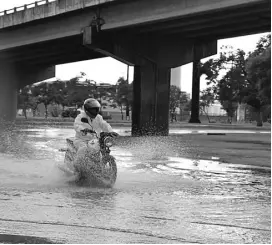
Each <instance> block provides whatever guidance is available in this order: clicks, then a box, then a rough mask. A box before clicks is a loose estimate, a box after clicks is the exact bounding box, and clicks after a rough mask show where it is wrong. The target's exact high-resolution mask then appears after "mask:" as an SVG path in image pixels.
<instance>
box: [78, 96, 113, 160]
mask: <svg viewBox="0 0 272 245" xmlns="http://www.w3.org/2000/svg"><path fill="white" fill-rule="evenodd" d="M100 107H101V106H100V103H99V102H98V101H97V100H96V99H93V98H90V99H86V100H85V101H84V104H83V110H81V111H80V114H79V115H77V117H76V119H75V122H74V128H75V131H76V135H75V140H74V145H75V147H76V148H77V152H78V153H79V154H78V155H82V154H85V153H86V152H87V151H88V150H90V149H88V141H89V140H91V139H93V138H94V137H96V136H95V134H92V133H91V131H95V132H96V134H97V135H98V136H99V135H100V133H101V132H111V133H112V135H113V136H117V135H118V134H117V133H114V132H113V130H112V127H111V126H110V125H109V124H108V123H107V122H106V121H104V120H103V117H102V116H101V115H99V114H98V112H99V110H100ZM82 118H85V120H86V122H83V121H82ZM87 121H88V122H87ZM80 152H81V153H80Z"/></svg>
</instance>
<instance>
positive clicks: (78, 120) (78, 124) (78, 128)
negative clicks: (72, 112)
mask: <svg viewBox="0 0 272 245" xmlns="http://www.w3.org/2000/svg"><path fill="white" fill-rule="evenodd" d="M81 118H82V115H81V114H79V115H77V117H76V119H75V121H74V129H75V130H76V132H78V133H80V132H81V130H84V129H86V128H90V126H89V125H88V124H87V123H83V122H81Z"/></svg>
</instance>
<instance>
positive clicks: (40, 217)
mask: <svg viewBox="0 0 272 245" xmlns="http://www.w3.org/2000/svg"><path fill="white" fill-rule="evenodd" d="M125 131H126V130H124V129H120V133H121V134H123V135H126V134H128V132H125ZM173 133H175V134H176V133H179V132H173ZM73 135H74V132H73V130H72V129H57V128H55V129H54V128H47V129H33V130H20V131H18V130H12V131H6V132H5V133H1V141H0V142H1V143H0V180H1V185H0V243H1V242H7V241H8V240H11V241H13V242H14V241H16V239H23V241H29V242H30V241H31V239H32V238H31V237H35V239H36V240H35V242H36V243H39V242H40V243H45V242H59V243H269V244H270V236H271V230H270V225H271V215H270V214H271V210H270V207H271V201H270V198H271V192H270V186H271V173H270V168H264V167H263V168H257V167H253V166H246V165H233V164H224V163H220V162H219V161H218V160H217V159H213V160H209V161H204V160H197V161H196V160H193V159H187V158H186V159H185V158H182V157H181V156H180V155H176V153H175V152H172V149H173V148H172V146H171V136H169V137H161V138H160V139H158V138H141V139H139V138H138V139H137V140H135V139H134V140H132V138H130V137H120V138H119V139H118V140H117V142H116V145H115V146H114V147H113V148H112V155H114V156H115V157H116V159H117V163H118V177H117V182H116V184H115V186H114V188H112V189H99V188H90V187H78V186H75V185H74V184H73V183H72V182H70V179H69V178H68V177H67V176H65V174H64V173H62V172H61V171H60V170H59V169H58V167H57V166H58V164H61V163H62V161H63V157H64V153H62V152H60V151H59V149H60V148H62V147H65V138H66V137H71V136H73ZM182 147H183V148H184V150H185V151H186V148H188V147H190V146H189V145H186V143H185V144H184V145H183V146H182ZM42 238H43V239H48V240H43V239H42ZM24 239H25V240H24ZM21 241H22V240H21Z"/></svg>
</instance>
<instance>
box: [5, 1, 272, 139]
mask: <svg viewBox="0 0 272 245" xmlns="http://www.w3.org/2000/svg"><path fill="white" fill-rule="evenodd" d="M43 2H44V3H45V4H41V5H39V4H40V3H36V4H34V6H33V7H32V8H29V7H26V6H23V7H22V8H21V9H14V10H12V11H6V12H3V13H0V84H1V90H0V116H1V117H2V118H5V119H14V117H15V112H16V104H17V103H16V91H17V89H18V88H20V87H22V86H25V85H27V84H29V83H33V82H35V81H38V80H41V79H46V78H49V77H51V76H54V72H55V71H54V66H55V65H57V64H63V63H68V62H75V61H80V60H87V59H95V58H100V57H105V56H111V57H114V58H116V59H118V60H120V61H122V62H125V63H127V64H130V65H134V67H135V72H134V74H135V75H134V76H135V77H134V106H133V117H132V124H133V126H132V131H133V134H134V135H145V134H162V135H167V134H168V111H169V110H168V109H169V108H168V101H169V85H170V82H169V81H170V68H174V67H177V66H181V65H183V64H186V63H189V62H192V61H193V62H194V72H193V91H192V92H193V93H192V94H193V103H192V118H191V122H197V121H198V101H199V73H198V69H197V67H198V66H197V64H198V62H199V61H200V59H201V58H203V57H207V56H210V55H213V54H215V53H216V51H217V40H218V39H222V38H228V37H234V36H240V35H248V34H254V33H261V32H266V31H270V29H271V24H270V17H271V5H270V0H167V1H165V0H149V1H147V0H100V1H99V0H59V1H54V2H49V1H48V0H46V1H43ZM43 2H41V3H43ZM30 7H31V6H30Z"/></svg>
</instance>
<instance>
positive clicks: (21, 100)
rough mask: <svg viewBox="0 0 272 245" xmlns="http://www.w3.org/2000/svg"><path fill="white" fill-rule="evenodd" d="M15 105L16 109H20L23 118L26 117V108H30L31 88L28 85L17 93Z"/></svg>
mask: <svg viewBox="0 0 272 245" xmlns="http://www.w3.org/2000/svg"><path fill="white" fill-rule="evenodd" d="M17 97H18V99H17V101H18V102H17V107H18V109H22V110H23V113H24V116H25V118H26V119H27V114H26V110H27V109H29V108H30V104H31V89H30V86H25V87H24V88H22V89H20V91H19V93H18V95H17Z"/></svg>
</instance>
